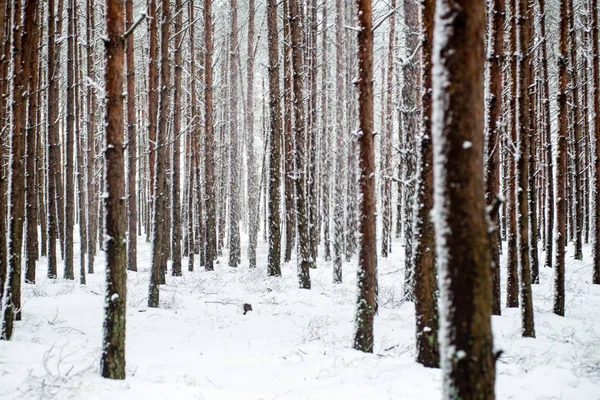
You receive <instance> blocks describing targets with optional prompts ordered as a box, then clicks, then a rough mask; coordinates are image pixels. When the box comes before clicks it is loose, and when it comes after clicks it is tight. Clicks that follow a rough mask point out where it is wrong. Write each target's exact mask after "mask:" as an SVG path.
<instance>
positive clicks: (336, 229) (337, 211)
mask: <svg viewBox="0 0 600 400" xmlns="http://www.w3.org/2000/svg"><path fill="white" fill-rule="evenodd" d="M335 5H336V7H335V8H336V14H335V27H336V28H335V30H336V64H335V78H336V79H335V129H334V132H335V143H336V146H335V150H334V154H335V158H334V159H335V184H334V193H335V199H334V202H333V282H334V283H341V282H342V255H343V252H344V200H343V199H344V178H343V177H344V152H343V151H342V149H344V148H345V146H344V81H343V79H342V75H343V71H344V59H343V57H344V46H343V43H344V41H343V37H344V31H343V19H342V18H343V14H342V11H343V8H342V0H336V3H335Z"/></svg>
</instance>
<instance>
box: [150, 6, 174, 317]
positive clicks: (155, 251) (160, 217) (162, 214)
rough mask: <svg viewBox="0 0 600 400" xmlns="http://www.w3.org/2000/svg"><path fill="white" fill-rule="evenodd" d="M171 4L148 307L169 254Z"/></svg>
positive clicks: (154, 303) (165, 11)
mask: <svg viewBox="0 0 600 400" xmlns="http://www.w3.org/2000/svg"><path fill="white" fill-rule="evenodd" d="M170 9H171V5H170V1H169V0H163V2H162V19H161V43H160V44H161V46H160V52H161V59H160V86H159V88H160V97H159V116H158V130H157V135H156V136H157V137H156V168H155V170H154V172H155V177H154V190H155V191H154V210H153V218H152V219H153V230H154V233H153V235H152V266H151V273H150V288H149V294H148V307H158V304H159V286H158V285H159V284H161V283H164V281H165V277H164V275H165V271H166V270H167V259H168V256H169V248H168V247H169V242H168V239H169V238H168V237H165V233H167V234H168V232H169V231H168V229H169V225H167V221H166V219H167V218H166V217H167V211H168V210H167V193H166V191H167V165H166V163H167V158H168V157H169V153H168V151H169V147H168V143H167V120H168V118H169V94H170V82H169V77H170V75H171V60H170V59H169V24H170V20H171V10H170Z"/></svg>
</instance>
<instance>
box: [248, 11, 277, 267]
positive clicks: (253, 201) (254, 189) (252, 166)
mask: <svg viewBox="0 0 600 400" xmlns="http://www.w3.org/2000/svg"><path fill="white" fill-rule="evenodd" d="M254 8H255V6H254V0H248V66H247V67H248V68H247V70H248V72H247V77H248V79H247V84H248V92H247V93H246V98H247V102H246V103H247V104H246V130H247V131H248V135H247V138H248V143H247V146H248V149H247V154H248V210H247V212H248V216H249V218H248V224H249V228H250V229H249V232H248V261H249V264H250V268H256V246H257V243H258V226H259V218H258V201H257V198H258V185H257V184H256V183H257V179H259V178H258V176H257V174H256V161H255V159H254V158H255V157H254V57H255V55H254V52H255V47H254V12H255V10H254ZM275 18H277V16H275ZM275 26H277V21H275ZM278 57H279V55H278ZM278 63H279V59H277V61H276V64H278ZM277 76H278V77H279V73H278V74H277ZM277 79H279V78H277ZM278 101H279V100H278ZM279 107H280V108H281V105H280V106H279ZM280 114H281V112H280ZM279 125H281V122H280V123H279ZM279 134H281V132H279ZM279 151H280V152H281V150H279ZM279 158H280V159H281V155H280V156H279ZM277 171H278V172H279V175H281V171H280V167H279V166H278V167H277ZM280 180H281V178H280ZM278 190H279V188H278ZM277 193H279V192H277ZM277 213H279V208H277ZM278 229H279V232H280V233H279V234H280V235H281V224H279V228H278ZM279 241H280V244H279V247H281V238H280V239H279ZM278 254H280V252H279V253H278ZM279 257H281V256H279ZM278 264H279V263H278Z"/></svg>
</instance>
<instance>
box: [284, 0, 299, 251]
mask: <svg viewBox="0 0 600 400" xmlns="http://www.w3.org/2000/svg"><path fill="white" fill-rule="evenodd" d="M289 2H290V0H283V108H284V113H283V125H284V129H283V131H284V139H285V160H284V161H285V255H284V258H283V259H284V261H285V262H289V261H290V260H291V258H292V249H293V248H294V241H295V237H296V212H295V207H296V206H295V196H294V137H293V135H292V115H293V109H292V96H293V92H292V48H291V46H290V21H289V15H290V8H289V7H290V6H289Z"/></svg>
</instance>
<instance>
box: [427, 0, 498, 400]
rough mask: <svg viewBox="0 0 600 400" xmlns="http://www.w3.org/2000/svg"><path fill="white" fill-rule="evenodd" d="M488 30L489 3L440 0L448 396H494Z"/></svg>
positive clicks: (439, 227)
mask: <svg viewBox="0 0 600 400" xmlns="http://www.w3.org/2000/svg"><path fill="white" fill-rule="evenodd" d="M484 32H485V9H484V3H483V2H480V1H470V0H458V1H455V0H437V2H436V15H435V30H434V45H433V55H432V65H433V71H432V87H433V109H432V133H433V143H434V182H435V187H434V216H435V231H436V245H437V247H436V248H437V256H438V265H439V283H440V296H441V302H440V355H441V363H442V368H443V393H444V394H443V398H444V399H461V400H475V399H477V400H482V399H487V400H492V399H494V381H495V363H494V355H493V353H492V347H493V339H492V332H491V304H492V290H491V288H492V286H491V278H490V271H491V268H490V264H491V260H490V252H489V244H490V241H489V235H488V222H487V218H486V215H485V214H486V211H485V197H484V177H483V139H484V138H483V128H484V99H483V94H484V90H483V75H484V74H483V70H484V60H485V51H484Z"/></svg>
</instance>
